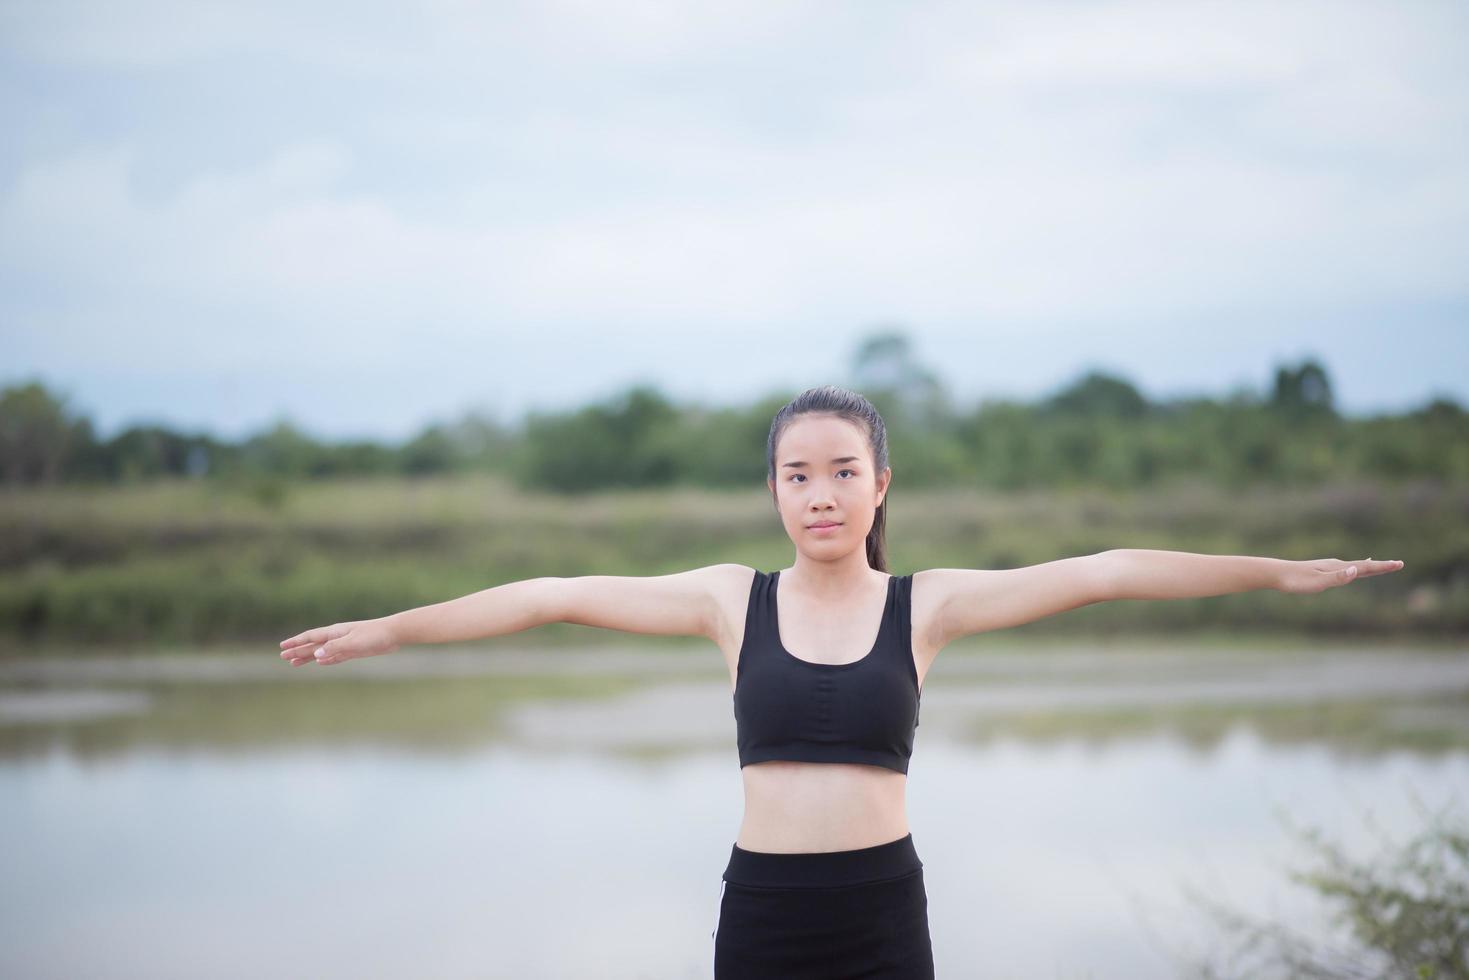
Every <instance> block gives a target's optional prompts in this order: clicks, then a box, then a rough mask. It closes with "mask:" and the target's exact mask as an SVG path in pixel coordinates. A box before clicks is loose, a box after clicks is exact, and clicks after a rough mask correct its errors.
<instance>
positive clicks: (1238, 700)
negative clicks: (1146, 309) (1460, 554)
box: [0, 640, 1469, 980]
mask: <svg viewBox="0 0 1469 980" xmlns="http://www.w3.org/2000/svg"><path fill="white" fill-rule="evenodd" d="M921 718H922V724H921V725H920V727H919V729H918V735H917V740H916V747H915V751H914V756H913V760H912V763H911V767H910V770H909V786H908V816H909V823H910V827H911V829H912V832H913V838H914V843H915V844H916V846H917V849H918V852H919V856H920V857H921V858H922V859H923V861H924V866H925V867H924V876H925V881H926V884H927V889H928V896H929V918H930V926H931V930H932V935H933V941H934V955H935V961H936V965H937V969H938V976H939V977H970V976H983V977H987V978H989V977H996V978H999V977H1024V978H1036V977H1046V978H1066V980H1071V978H1076V980H1080V978H1106V977H1128V978H1172V977H1175V976H1178V975H1180V974H1181V973H1182V972H1184V968H1185V967H1184V965H1185V964H1187V963H1190V962H1196V961H1198V960H1200V959H1202V957H1203V956H1204V955H1205V954H1206V953H1207V952H1208V951H1210V950H1211V949H1215V948H1216V946H1215V943H1217V937H1218V933H1217V930H1215V928H1214V927H1213V925H1212V923H1211V921H1210V920H1209V919H1208V918H1207V917H1206V916H1205V914H1204V913H1203V911H1202V910H1201V909H1199V908H1197V907H1196V906H1195V904H1193V903H1192V902H1191V901H1190V900H1189V899H1188V897H1187V892H1188V889H1190V888H1191V889H1193V890H1194V891H1197V892H1202V893H1204V894H1207V895H1209V896H1210V897H1211V898H1213V899H1216V900H1219V901H1222V902H1225V903H1227V904H1228V905H1230V906H1231V907H1233V908H1236V909H1239V910H1242V911H1246V912H1250V913H1253V914H1255V915H1259V916H1269V917H1271V918H1274V919H1276V920H1278V921H1283V922H1289V923H1290V924H1291V925H1292V926H1294V927H1296V928H1298V929H1299V930H1300V931H1301V932H1303V933H1304V934H1306V935H1310V936H1317V937H1327V936H1333V935H1336V933H1335V932H1333V931H1332V929H1333V927H1332V926H1331V925H1330V923H1329V922H1327V921H1326V920H1325V919H1324V917H1323V912H1324V909H1325V906H1323V905H1322V904H1321V903H1320V901H1319V900H1318V899H1317V898H1316V897H1315V896H1314V895H1312V894H1311V893H1310V892H1308V891H1305V890H1304V889H1303V888H1301V887H1300V886H1297V885H1294V884H1292V883H1291V882H1290V881H1289V880H1288V879H1287V877H1286V871H1287V869H1290V868H1304V867H1308V866H1311V864H1312V862H1311V861H1310V860H1309V858H1310V855H1309V854H1308V853H1307V852H1305V851H1304V850H1303V849H1302V847H1301V846H1300V844H1299V842H1298V841H1297V840H1296V839H1295V838H1294V837H1292V836H1291V835H1290V834H1289V833H1288V832H1287V824H1286V821H1287V820H1288V821H1289V824H1290V825H1291V826H1297V827H1313V828H1317V829H1319V830H1320V831H1321V832H1322V833H1323V835H1324V836H1325V837H1326V838H1327V839H1329V840H1332V841H1334V842H1336V843H1338V844H1340V845H1341V846H1342V847H1343V848H1344V849H1345V850H1346V851H1347V852H1348V853H1350V854H1353V855H1357V856H1366V855H1371V854H1374V853H1377V851H1378V849H1379V848H1380V846H1381V841H1380V840H1379V836H1378V835H1379V834H1380V833H1385V834H1386V835H1387V836H1388V837H1389V838H1391V839H1392V840H1395V841H1398V842H1401V841H1403V840H1405V839H1406V838H1407V837H1408V836H1411V835H1412V834H1413V833H1415V832H1416V831H1417V830H1418V829H1419V828H1420V827H1421V825H1422V823H1423V819H1424V811H1425V810H1433V809H1438V808H1442V807H1444V806H1446V805H1449V804H1451V803H1457V804H1458V806H1459V807H1461V808H1463V807H1465V806H1469V799H1466V790H1469V648H1464V647H1462V646H1456V645H1453V644H1450V645H1444V646H1430V645H1422V644H1417V643H1404V644H1394V643H1391V642H1379V643H1376V644H1373V645H1366V644H1363V645H1350V646H1347V645H1341V644H1336V643H1321V642H1317V643H1313V644H1310V645H1307V644H1305V643H1304V641H1297V642H1294V643H1272V644H1270V645H1268V646H1260V645H1254V646H1244V645H1241V646H1239V647H1238V648H1234V647H1231V646H1230V645H1229V644H1215V645H1210V646H1196V647H1189V646H1182V645H1179V644H1178V643H1170V642H1168V641H1161V640H1150V641H1147V642H1141V641H1139V642H1132V643H1129V642H1122V641H1109V642H1107V643H1105V644H1100V643H1099V644H1090V645H1088V644H1078V643H1067V644H1060V643H1056V644H1046V643H1039V644H1036V643H1031V644H1025V645H1019V644H1005V643H1001V642H997V641H994V640H991V641H988V642H985V643H977V644H973V645H971V646H969V647H962V648H961V646H960V645H959V644H956V645H954V646H953V647H951V648H949V649H946V650H945V651H944V652H943V653H942V654H941V655H940V657H939V659H938V661H937V662H936V663H935V665H934V667H933V669H932V670H931V671H930V673H929V676H928V678H927V681H926V684H925V690H924V695H923V707H922V714H921ZM740 793H741V782H740V774H739V763H738V756H737V753H736V748H735V731H734V717H733V709H732V704H731V699H730V690H729V678H728V674H727V672H726V671H725V669H724V665H723V663H722V661H721V660H720V658H719V656H718V654H717V652H716V651H715V650H714V648H713V646H712V645H707V644H706V645H691V646H689V647H688V648H687V649H683V648H676V647H659V648H657V649H639V648H635V647H628V646H609V647H606V648H603V647H590V648H578V649H574V650H572V649H567V650H545V649H540V650H535V649H522V648H517V647H515V646H513V645H511V644H509V643H504V644H494V645H491V644H482V645H479V646H475V647H467V648H449V647H443V648H438V647H419V648H412V649H408V650H403V651H400V652H398V653H395V654H392V655H390V656H387V657H380V658H374V659H370V660H363V661H354V662H349V663H346V664H343V665H338V666H333V667H326V668H321V667H317V666H315V665H310V666H306V667H301V668H292V667H290V666H288V665H286V664H285V663H284V662H282V661H281V660H280V659H279V658H278V656H277V651H275V650H273V649H271V648H270V647H265V648H263V649H260V650H258V651H254V650H251V651H237V650H219V651H203V652H200V653H197V654H194V655H187V656H184V655H147V656H136V655H133V656H121V655H119V656H105V655H87V656H74V657H61V656H54V657H53V656H48V657H44V658H42V657H36V658H11V659H5V660H0V800H3V807H0V833H3V835H4V839H5V840H6V842H7V846H6V847H5V849H4V852H3V857H0V880H3V881H4V882H5V885H4V889H3V898H0V902H3V905H0V974H3V975H5V976H8V977H28V978H29V977H68V978H69V977H76V976H88V977H148V978H160V977H189V978H195V977H200V976H209V977H251V978H254V977H260V976H302V977H305V976H310V977H320V978H328V977H344V978H345V977H353V978H360V977H408V976H412V977H430V976H431V977H515V978H538V977H544V978H557V980H567V978H598V980H607V978H649V980H669V978H691V980H693V978H708V977H710V976H711V975H712V958H713V940H712V938H711V935H710V933H711V930H712V929H713V928H714V922H715V914H716V902H717V900H718V895H719V876H720V873H721V872H722V871H723V868H724V864H725V861H726V860H727V859H728V856H729V851H730V845H731V844H732V843H733V841H734V838H735V835H736V833H737V831H738V828H739V822H740V813H741V810H740V808H741V797H740Z"/></svg>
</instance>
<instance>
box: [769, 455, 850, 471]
mask: <svg viewBox="0 0 1469 980" xmlns="http://www.w3.org/2000/svg"><path fill="white" fill-rule="evenodd" d="M861 458H862V457H860V456H838V457H837V458H836V459H834V460H832V462H833V463H855V462H856V461H857V460H859V459H861ZM805 465H806V464H805V463H804V462H802V461H801V460H796V461H795V462H794V463H782V464H780V468H781V469H785V468H786V467H787V466H805Z"/></svg>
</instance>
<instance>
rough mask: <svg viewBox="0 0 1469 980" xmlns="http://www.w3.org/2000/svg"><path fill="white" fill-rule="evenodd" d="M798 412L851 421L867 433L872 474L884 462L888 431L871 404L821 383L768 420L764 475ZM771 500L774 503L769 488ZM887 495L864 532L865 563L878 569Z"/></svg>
mask: <svg viewBox="0 0 1469 980" xmlns="http://www.w3.org/2000/svg"><path fill="white" fill-rule="evenodd" d="M802 415H830V416H833V417H835V418H839V419H843V420H845V421H847V422H851V423H853V424H855V425H856V426H857V427H858V428H859V429H862V430H864V431H865V432H866V433H867V445H868V447H869V448H870V449H871V450H872V464H873V466H874V467H875V469H874V470H873V477H874V478H876V476H877V475H878V474H879V473H881V472H882V471H883V470H884V469H885V468H886V467H887V465H888V433H887V427H886V426H884V425H883V423H882V416H881V415H879V414H877V409H875V408H873V407H872V403H871V402H869V401H868V400H867V399H866V398H863V397H862V396H861V395H859V394H857V393H856V392H855V391H848V390H847V389H846V388H838V387H837V386H836V385H822V386H821V387H819V388H807V389H806V390H805V391H803V392H801V393H800V394H799V395H797V396H796V397H795V398H793V399H791V400H790V401H789V402H787V403H786V404H785V405H784V406H783V407H782V408H781V410H780V411H778V412H776V413H775V418H774V419H773V420H771V423H770V435H769V437H768V438H767V439H766V440H765V469H766V473H767V475H768V477H769V478H770V479H771V480H772V481H773V480H774V479H775V444H776V443H778V442H780V437H781V435H782V433H784V432H785V430H786V427H787V426H788V425H790V424H791V423H792V422H794V421H795V420H796V419H797V418H798V417H799V416H802ZM771 502H772V503H774V502H775V497H774V491H773V490H772V496H771ZM887 507H888V498H887V494H883V498H882V503H880V504H878V505H877V514H876V515H875V516H874V517H873V518H872V530H870V531H868V532H867V564H868V565H870V566H871V567H873V568H875V569H877V570H878V571H879V572H885V571H887V570H888V549H887V537H886V530H887Z"/></svg>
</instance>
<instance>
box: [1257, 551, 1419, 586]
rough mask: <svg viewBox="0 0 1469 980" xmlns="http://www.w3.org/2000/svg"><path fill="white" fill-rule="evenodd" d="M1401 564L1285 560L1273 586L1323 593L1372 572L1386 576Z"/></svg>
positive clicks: (1368, 560)
mask: <svg viewBox="0 0 1469 980" xmlns="http://www.w3.org/2000/svg"><path fill="white" fill-rule="evenodd" d="M1402 567H1403V563H1402V562H1400V561H1397V560H1395V559H1394V560H1385V559H1377V560H1374V559H1371V558H1363V559H1360V560H1358V561H1342V560H1341V559H1340V558H1314V559H1311V560H1309V561H1289V560H1287V561H1285V564H1284V571H1283V572H1281V575H1280V581H1279V582H1278V583H1276V586H1275V587H1276V588H1277V589H1279V590H1280V591H1281V592H1295V593H1298V594H1306V593H1312V592H1324V591H1326V590H1327V589H1330V588H1334V587H1336V586H1338V585H1346V584H1347V583H1348V582H1352V581H1355V580H1357V579H1359V578H1370V577H1371V576H1373V575H1386V574H1387V573H1388V572H1396V571H1397V570H1398V569H1400V568H1402Z"/></svg>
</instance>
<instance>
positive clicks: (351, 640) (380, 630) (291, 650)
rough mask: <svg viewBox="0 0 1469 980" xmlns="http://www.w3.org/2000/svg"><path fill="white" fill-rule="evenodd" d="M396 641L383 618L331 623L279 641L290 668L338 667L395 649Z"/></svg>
mask: <svg viewBox="0 0 1469 980" xmlns="http://www.w3.org/2000/svg"><path fill="white" fill-rule="evenodd" d="M398 646H399V643H398V638H397V637H396V636H395V635H394V633H393V630H392V627H390V626H389V625H388V621H387V620H386V619H363V620H358V621H356V622H352V623H334V624H333V625H331V626H321V627H318V628H316V629H312V630H307V631H306V632H304V633H297V634H296V635H295V636H293V637H291V638H290V639H289V640H282V641H281V659H282V660H287V661H290V664H291V666H292V667H299V666H301V665H302V664H307V663H318V664H323V665H325V664H339V663H341V662H342V661H344V660H356V659H357V658H359V657H376V656H378V655H379V654H383V653H392V652H393V651H394V650H396V649H398Z"/></svg>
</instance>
